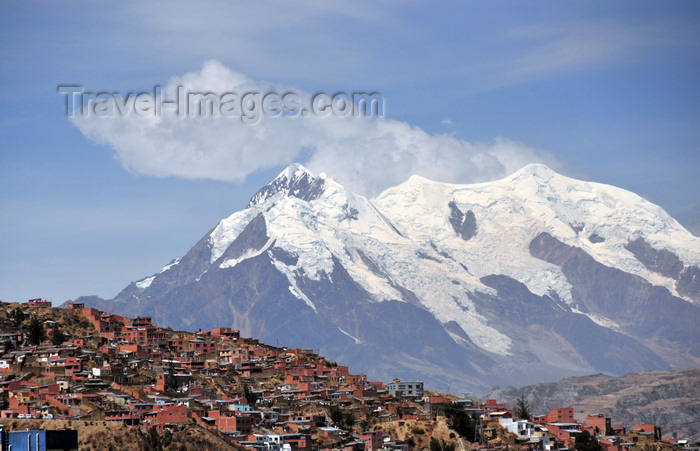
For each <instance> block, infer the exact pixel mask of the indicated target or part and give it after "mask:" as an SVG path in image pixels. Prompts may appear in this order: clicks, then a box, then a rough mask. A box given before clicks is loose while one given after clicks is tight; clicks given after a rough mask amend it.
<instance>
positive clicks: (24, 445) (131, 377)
mask: <svg viewBox="0 0 700 451" xmlns="http://www.w3.org/2000/svg"><path fill="white" fill-rule="evenodd" d="M0 309H1V310H2V311H1V312H0V331H1V332H2V333H1V335H0V339H1V340H2V343H3V344H4V351H3V355H2V356H1V357H0V387H1V388H2V396H1V398H0V399H1V402H0V404H2V410H1V411H0V417H1V419H0V422H1V423H2V426H3V430H2V432H1V434H2V443H3V444H8V446H9V445H12V444H14V447H12V448H11V449H30V448H31V449H47V443H49V442H51V441H53V443H54V445H55V446H53V448H55V449H78V448H79V449H115V450H116V449H134V446H138V447H141V448H142V449H195V448H198V449H226V448H228V449H247V450H261V451H262V450H265V451H278V450H289V451H292V450H294V451H311V450H344V451H363V450H364V451H377V450H386V451H390V450H400V451H413V450H423V449H430V450H431V451H442V450H444V451H447V450H456V449H459V450H466V449H475V450H490V449H497V450H545V451H560V450H564V449H572V448H576V449H578V450H581V451H598V450H601V451H648V450H662V449H664V450H673V449H684V450H697V449H699V448H698V447H697V446H696V445H694V444H692V443H688V442H687V441H684V440H682V439H676V440H662V435H661V432H662V431H661V430H660V428H659V427H658V426H656V425H653V424H638V425H634V426H632V427H629V428H623V427H619V426H618V425H616V424H615V423H614V418H609V417H605V416H603V415H600V414H597V413H595V412H590V413H589V414H588V415H587V416H586V417H585V418H574V409H573V408H572V407H561V408H556V409H553V410H551V411H549V412H547V413H546V414H543V415H533V412H530V411H529V407H528V405H527V403H526V401H525V400H520V401H521V402H519V403H518V405H517V406H506V405H505V404H502V403H499V402H498V401H497V400H494V399H489V400H486V401H483V402H482V401H479V400H476V399H464V398H458V397H455V396H452V395H447V394H439V393H433V392H430V391H427V390H425V389H424V385H423V382H422V381H402V380H399V379H395V380H393V381H388V382H381V381H371V380H368V378H367V376H365V375H358V374H353V373H351V372H350V369H349V368H348V367H347V366H343V365H340V364H338V363H336V362H333V361H330V360H327V359H325V358H324V357H321V356H319V355H317V354H316V353H314V352H313V350H308V349H290V348H286V347H277V346H269V345H266V344H263V343H260V342H259V341H258V340H255V339H253V338H246V337H242V336H241V334H240V331H238V330H233V329H231V328H226V327H219V328H213V329H211V330H208V331H197V332H182V331H174V330H171V329H169V328H163V327H159V326H158V325H157V324H155V323H154V322H153V321H152V318H150V317H136V318H127V317H124V316H120V315H116V314H112V313H109V312H103V311H99V310H96V309H94V308H88V307H86V306H85V305H83V304H80V303H74V302H68V303H67V304H66V307H65V308H55V307H53V306H52V304H51V302H50V301H46V300H43V299H32V300H29V301H27V302H26V303H22V304H13V303H0ZM87 426H91V427H92V428H91V429H90V428H88V427H87ZM83 430H85V431H89V432H86V433H83ZM27 431H30V432H29V433H27ZM100 434H101V435H100ZM126 437H131V438H130V439H127V438H126ZM32 440H34V442H32ZM128 440H132V441H131V442H129V441H128ZM134 440H135V441H134ZM57 443H58V444H60V446H59V445H56V444H57ZM3 446H5V445H3ZM42 446H43V448H42ZM3 449H6V448H5V447H3Z"/></svg>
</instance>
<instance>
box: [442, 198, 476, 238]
mask: <svg viewBox="0 0 700 451" xmlns="http://www.w3.org/2000/svg"><path fill="white" fill-rule="evenodd" d="M448 205H449V207H450V224H451V225H452V228H453V229H454V231H455V232H456V233H457V235H459V236H460V237H462V239H463V240H464V241H467V240H469V239H470V238H472V237H474V236H475V235H476V217H475V216H474V212H472V211H471V210H469V211H467V212H466V213H463V212H462V210H460V209H459V207H458V206H457V204H455V203H454V202H450V203H449V204H448Z"/></svg>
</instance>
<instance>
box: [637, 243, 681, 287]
mask: <svg viewBox="0 0 700 451" xmlns="http://www.w3.org/2000/svg"><path fill="white" fill-rule="evenodd" d="M625 249H627V250H628V251H630V252H632V253H633V254H634V256H635V258H636V259H637V260H639V261H640V262H642V264H643V265H644V266H646V267H647V268H648V269H649V270H650V271H654V272H658V273H659V274H662V275H664V276H666V277H670V278H672V279H676V280H677V279H678V276H679V275H680V273H681V271H682V270H683V262H682V261H681V260H680V259H679V258H678V256H677V255H676V254H674V253H673V252H670V251H667V250H666V249H661V250H657V249H654V248H653V247H651V245H650V244H649V243H647V242H646V240H645V239H644V238H637V239H635V240H632V241H630V242H629V243H627V245H625Z"/></svg>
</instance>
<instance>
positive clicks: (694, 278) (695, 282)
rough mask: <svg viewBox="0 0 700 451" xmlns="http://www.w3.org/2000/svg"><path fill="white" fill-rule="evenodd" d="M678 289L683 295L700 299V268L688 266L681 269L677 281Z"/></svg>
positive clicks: (696, 299)
mask: <svg viewBox="0 0 700 451" xmlns="http://www.w3.org/2000/svg"><path fill="white" fill-rule="evenodd" d="M676 290H678V293H679V294H681V295H683V296H688V297H689V298H691V299H694V300H695V301H700V268H698V267H697V266H687V267H686V268H685V269H684V270H683V271H681V273H680V275H679V276H678V281H677V282H676Z"/></svg>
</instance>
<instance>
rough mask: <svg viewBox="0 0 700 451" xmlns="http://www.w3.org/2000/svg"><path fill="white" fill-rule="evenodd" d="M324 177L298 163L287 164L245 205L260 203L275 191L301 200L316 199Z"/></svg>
mask: <svg viewBox="0 0 700 451" xmlns="http://www.w3.org/2000/svg"><path fill="white" fill-rule="evenodd" d="M325 183H326V179H325V177H323V176H322V175H321V176H317V175H315V174H313V173H311V172H310V171H309V170H308V169H306V168H305V167H304V166H302V165H301V164H299V163H293V164H291V165H289V166H288V167H287V168H286V169H285V170H283V171H282V172H280V173H279V175H278V176H277V177H275V179H274V180H273V181H271V182H270V183H268V184H267V185H265V186H264V187H262V188H261V189H260V190H258V192H257V193H255V194H254V195H253V197H251V199H250V201H249V202H248V205H247V207H252V206H254V205H258V204H261V203H263V202H265V201H266V200H267V199H269V198H271V197H273V196H274V195H276V194H277V193H284V194H285V195H286V196H293V197H298V198H299V199H302V200H306V201H309V200H314V199H318V198H319V197H320V195H321V194H322V193H323V188H324V185H325Z"/></svg>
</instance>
